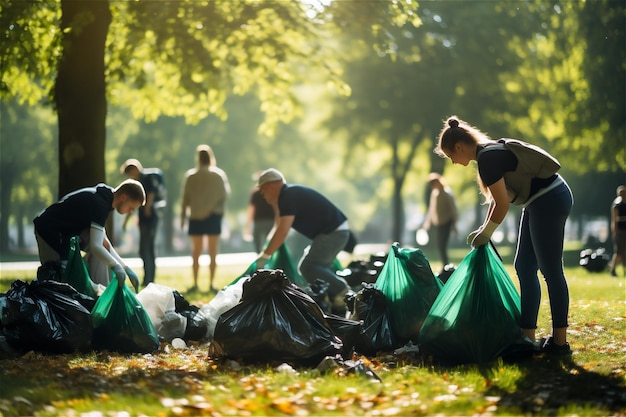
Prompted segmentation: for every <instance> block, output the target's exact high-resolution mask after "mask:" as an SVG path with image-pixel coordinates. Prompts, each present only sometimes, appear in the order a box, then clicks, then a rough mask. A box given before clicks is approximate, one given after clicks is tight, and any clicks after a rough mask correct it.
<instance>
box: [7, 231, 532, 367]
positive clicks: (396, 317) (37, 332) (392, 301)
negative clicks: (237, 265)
mask: <svg viewBox="0 0 626 417" xmlns="http://www.w3.org/2000/svg"><path fill="white" fill-rule="evenodd" d="M268 265H270V268H268V269H263V270H257V269H256V265H255V264H252V265H250V267H249V268H248V269H247V270H246V271H245V272H244V273H243V274H242V275H241V276H239V277H237V278H236V279H235V280H234V281H232V282H231V283H230V284H229V285H227V286H226V287H225V288H223V289H222V290H220V291H218V293H217V294H216V296H215V297H214V298H213V299H212V300H211V301H210V302H208V303H206V304H204V305H202V306H200V307H197V306H194V305H190V304H189V303H188V302H187V301H186V300H185V299H184V297H183V296H182V295H181V294H180V293H179V292H178V291H176V290H175V289H172V288H169V287H166V286H162V285H158V284H155V283H151V284H149V285H148V286H146V287H145V288H144V289H143V290H142V291H141V292H139V293H138V294H134V293H133V291H132V290H131V289H130V288H129V287H127V286H126V285H123V286H119V285H118V283H117V280H116V279H113V280H111V282H110V283H109V284H108V285H107V286H106V287H104V286H102V285H101V284H94V283H93V282H92V281H91V280H90V279H89V275H88V273H87V269H86V268H85V267H84V260H83V259H82V258H81V257H80V251H79V250H78V248H76V251H75V252H74V253H73V257H72V259H70V262H69V265H68V267H67V268H66V269H65V270H64V271H61V270H60V269H59V268H57V267H55V266H54V265H43V266H42V267H41V268H40V270H39V271H38V278H37V279H35V280H33V281H32V282H31V283H25V282H22V281H19V280H18V281H15V282H13V283H12V285H11V288H10V289H9V291H8V292H7V293H6V294H0V311H1V312H2V316H1V320H0V341H4V342H6V344H7V345H8V346H9V347H11V348H12V349H13V350H14V351H15V352H16V353H25V352H27V351H29V350H39V351H45V352H53V353H69V352H74V351H89V350H92V349H96V350H112V351H119V352H125V353H148V352H153V351H156V350H158V349H160V343H161V342H164V341H165V342H173V341H174V340H175V339H182V340H183V341H189V340H197V341H204V342H207V343H208V349H209V354H210V355H211V356H212V357H215V358H231V359H235V360H243V361H248V362H267V361H272V362H275V361H281V362H291V363H297V364H300V365H311V364H317V363H320V362H321V361H324V360H325V358H326V359H328V358H333V361H334V363H347V362H346V361H350V360H351V359H352V358H353V357H354V355H355V354H360V355H367V356H372V355H377V354H378V353H380V352H392V351H411V352H415V351H419V354H421V355H423V356H424V357H430V358H432V359H433V360H434V361H440V362H445V363H455V364H459V363H482V362H488V361H492V360H494V359H496V358H498V357H501V356H507V355H515V354H519V353H520V352H527V351H529V350H531V349H532V343H531V342H530V341H529V340H528V339H527V338H524V336H523V334H522V333H521V330H520V329H519V325H518V322H519V316H520V297H519V294H518V293H517V290H516V288H515V286H514V285H513V283H512V282H511V279H510V277H509V276H508V274H507V272H506V270H505V268H504V266H503V265H502V261H501V260H500V258H499V256H498V255H497V253H496V252H495V251H494V249H493V248H491V247H490V246H483V247H479V248H475V249H472V250H471V251H470V253H469V254H468V255H467V256H466V257H465V258H464V259H463V261H462V262H461V264H460V265H459V266H458V267H456V268H452V269H451V270H450V271H448V274H447V276H446V282H445V283H444V282H442V280H441V279H439V277H437V276H436V275H435V274H433V271H432V269H431V267H430V264H429V262H428V259H427V258H426V257H425V255H424V253H423V252H422V251H421V250H420V249H418V248H402V247H400V245H399V244H398V243H394V244H393V245H391V247H390V250H389V252H388V253H386V254H377V255H372V257H371V258H370V260H369V261H354V262H352V263H351V264H350V266H349V267H348V268H345V269H344V268H341V265H339V263H338V262H335V263H334V264H333V266H332V268H334V269H335V270H336V271H337V272H336V273H337V275H338V276H343V277H344V278H350V280H349V282H350V287H351V288H352V291H350V292H348V294H347V295H346V297H345V299H344V301H345V314H335V313H334V312H333V310H331V308H330V303H329V302H328V295H327V290H328V285H327V284H326V283H325V282H323V281H319V280H318V281H316V282H314V283H309V282H307V281H306V280H305V279H304V278H303V277H302V276H300V275H299V274H298V273H297V268H296V266H295V264H294V262H293V259H292V258H291V255H290V254H289V252H288V251H287V249H286V247H285V246H283V247H282V248H281V249H280V250H279V251H277V252H276V253H275V254H274V256H273V257H272V258H271V259H270V261H269V262H268ZM46 277H48V278H49V279H45V278H46ZM356 277H358V278H356ZM347 281H348V280H347ZM358 281H360V282H358ZM352 365H354V364H352Z"/></svg>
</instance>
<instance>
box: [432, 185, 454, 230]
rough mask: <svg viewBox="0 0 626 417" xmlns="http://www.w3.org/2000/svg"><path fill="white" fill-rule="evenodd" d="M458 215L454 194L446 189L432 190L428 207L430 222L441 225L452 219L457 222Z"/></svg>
mask: <svg viewBox="0 0 626 417" xmlns="http://www.w3.org/2000/svg"><path fill="white" fill-rule="evenodd" d="M456 217H457V212H456V205H455V204H454V197H453V196H452V194H451V193H449V192H448V191H445V190H439V189H434V190H432V192H431V193H430V203H429V207H428V220H429V222H430V223H431V224H433V225H435V226H439V225H442V224H446V223H448V222H450V221H453V222H456Z"/></svg>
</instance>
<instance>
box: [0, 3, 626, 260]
mask: <svg viewBox="0 0 626 417" xmlns="http://www.w3.org/2000/svg"><path fill="white" fill-rule="evenodd" d="M1 11H2V13H0V14H1V17H0V21H1V22H2V28H3V31H4V36H3V37H2V38H1V39H0V44H1V47H2V57H1V58H0V59H1V60H2V62H1V63H2V65H1V71H2V84H1V94H2V96H1V101H0V106H1V108H0V111H1V113H0V116H1V119H0V160H1V168H0V258H1V260H2V261H7V260H20V259H36V243H35V240H34V235H33V228H32V219H33V218H34V217H35V216H36V215H37V214H38V213H39V212H40V211H41V210H42V209H43V208H45V207H46V206H48V205H49V204H51V203H53V202H54V201H56V200H57V199H58V198H59V197H60V196H62V195H65V194H66V193H67V192H69V191H72V190H74V189H77V188H80V187H84V186H91V185H94V184H96V183H98V182H106V183H108V184H109V185H112V186H116V185H117V184H118V183H119V182H120V181H122V180H123V179H125V177H123V176H122V175H121V174H120V172H119V167H120V165H121V163H122V162H123V161H124V160H126V159H127V158H137V159H139V160H140V161H141V162H142V164H143V165H144V167H156V168H160V169H162V170H163V172H164V175H165V184H166V187H167V193H168V205H167V207H166V208H165V213H164V221H162V222H161V226H160V230H159V235H158V246H159V255H160V256H165V255H175V254H188V253H189V240H188V238H187V235H186V232H185V231H182V230H180V228H179V220H178V219H179V215H180V197H181V191H182V190H181V187H182V183H183V179H184V175H185V172H186V171H187V170H188V169H190V168H193V167H194V163H195V161H194V157H195V148H196V146H197V145H199V144H208V145H210V146H211V147H212V148H213V150H214V152H215V156H216V159H217V165H218V167H220V168H222V169H223V170H224V171H225V172H226V174H227V175H228V178H229V181H230V185H231V188H232V195H231V196H230V198H229V200H228V203H227V208H226V213H225V219H224V224H223V227H224V233H223V235H222V246H221V252H250V251H253V250H254V249H253V245H252V243H251V242H248V241H244V240H243V238H242V231H243V227H244V224H245V216H246V214H245V213H246V210H247V205H248V200H249V196H250V192H251V190H252V187H253V185H254V179H253V175H254V174H255V173H256V172H258V171H259V170H262V169H265V168H268V167H275V168H277V169H279V170H281V171H282V172H283V173H284V174H285V176H286V178H287V181H288V182H289V183H300V184H303V185H307V186H310V187H312V188H314V189H317V190H318V191H320V192H321V193H322V194H324V195H326V196H327V197H328V198H329V199H330V200H332V201H333V202H335V203H336V204H337V205H338V206H339V207H340V208H341V209H342V210H343V211H344V212H345V213H346V214H347V216H348V218H349V220H350V224H351V226H352V227H353V229H354V231H355V232H356V235H357V238H358V240H359V243H391V242H394V241H399V242H400V243H401V244H402V245H405V246H418V243H417V242H416V238H415V236H416V231H417V230H418V229H419V228H420V226H421V224H422V222H423V220H424V215H425V213H426V211H427V204H428V192H429V189H428V182H427V176H428V174H429V172H431V171H435V172H439V173H442V174H443V176H444V177H445V179H446V181H447V183H448V185H449V186H450V188H451V189H452V191H453V193H454V195H455V197H456V203H457V207H458V210H459V215H460V219H459V223H458V225H457V228H458V234H457V235H455V236H453V238H452V242H451V246H452V247H453V248H454V247H466V245H465V237H466V235H467V233H469V232H470V231H471V230H473V229H474V228H475V227H476V226H477V225H478V224H480V223H481V222H482V220H483V218H484V210H485V208H486V207H485V206H484V205H482V204H481V203H482V200H481V198H480V196H479V192H478V187H477V185H476V181H475V175H476V172H475V168H473V167H472V168H464V167H457V166H452V164H451V163H450V162H449V161H445V160H443V159H441V158H439V157H438V156H436V155H435V154H434V153H433V148H434V146H435V145H436V139H437V135H438V133H439V131H440V129H441V128H442V126H443V120H445V119H446V118H447V117H448V116H450V115H457V116H458V117H460V118H461V119H463V120H465V121H467V122H469V123H470V124H473V125H475V126H477V127H478V128H480V129H481V130H483V131H484V132H486V133H488V134H489V135H490V136H491V137H492V138H494V139H498V138H500V137H511V138H518V139H522V140H525V141H528V142H531V143H533V144H536V145H538V146H541V147H543V148H544V149H546V150H547V151H549V152H550V153H552V154H553V155H554V156H555V157H556V158H557V159H559V161H560V162H561V165H562V169H561V173H562V175H564V177H565V178H566V179H567V181H568V182H569V184H570V186H571V188H572V190H573V192H574V199H575V205H574V208H573V212H572V214H571V217H570V219H569V221H568V225H567V234H566V241H567V242H569V244H570V245H571V247H574V248H576V250H578V249H579V248H580V249H582V248H585V247H600V246H604V247H607V248H612V244H611V236H610V232H609V215H610V211H609V208H610V205H611V202H612V201H613V199H614V198H615V189H616V187H617V186H618V185H620V184H624V183H626V171H625V169H626V129H625V124H626V58H625V55H626V48H624V40H625V39H626V30H625V22H626V3H624V2H623V1H610V0H598V1H586V2H572V1H550V2H547V1H530V0H529V1H510V0H507V1H492V0H489V1H480V0H477V1H471V2H464V1H428V2H412V1H400V0H398V1H387V0H379V1H376V0H372V1H331V0H326V1H322V0H320V1H315V0H306V1H305V0H301V1H298V0H292V1H246V0H235V1H233V0H223V1H221V0H214V1H205V2H198V1H191V0H189V1H186V0H180V1H159V2H154V1H144V0H139V1H135V2H109V1H99V0H96V1H90V2H72V1H65V0H62V1H57V0H43V1H39V2H22V1H11V0H10V1H8V2H5V3H3V5H2V8H1ZM518 220H519V209H514V210H513V211H512V213H511V214H510V215H509V216H508V217H507V220H506V223H505V224H504V225H503V227H501V228H499V230H498V233H497V234H496V235H494V240H495V241H496V243H498V244H499V245H502V246H505V245H512V244H513V242H515V240H516V233H517V222H518ZM121 224H122V219H121V218H120V216H119V215H117V214H116V215H114V216H113V218H112V220H111V223H110V226H109V234H110V235H111V236H112V238H113V240H114V243H115V244H116V245H117V246H118V248H119V250H120V252H121V254H122V255H123V256H133V255H134V256H136V253H137V250H138V228H137V226H136V217H135V222H131V225H130V226H129V228H128V229H127V231H126V232H125V233H122V231H121ZM290 245H291V246H292V249H293V250H297V249H298V248H300V247H304V246H305V245H306V241H305V239H304V238H302V237H300V236H298V235H296V234H294V235H293V236H291V238H290ZM419 246H424V247H428V243H424V242H422V243H421V244H420V245H419ZM459 260H460V259H454V261H455V262H458V261H459Z"/></svg>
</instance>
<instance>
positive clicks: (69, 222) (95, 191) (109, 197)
mask: <svg viewBox="0 0 626 417" xmlns="http://www.w3.org/2000/svg"><path fill="white" fill-rule="evenodd" d="M112 210H113V188H111V187H109V186H108V185H106V184H98V185H96V186H95V187H88V188H81V189H80V190H77V191H74V192H72V193H69V194H67V195H66V196H65V197H63V198H62V199H61V200H59V201H58V202H56V203H54V204H52V205H51V206H49V207H48V208H46V209H45V210H44V211H42V212H41V213H40V214H39V215H38V216H37V217H35V219H34V220H33V223H34V225H35V231H36V232H37V233H38V234H39V235H40V236H41V237H42V238H43V239H44V240H45V241H46V242H47V243H48V244H49V245H50V246H51V247H52V248H53V249H54V250H56V251H57V252H58V253H59V255H61V259H67V256H68V253H69V240H70V238H71V237H72V236H76V235H78V234H80V232H81V231H83V230H85V229H88V228H89V227H90V226H91V223H96V224H98V225H100V226H102V227H104V225H105V223H106V221H107V218H108V217H109V214H110V213H111V211H112Z"/></svg>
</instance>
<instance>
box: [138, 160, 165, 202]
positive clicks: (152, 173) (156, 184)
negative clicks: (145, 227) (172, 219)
mask: <svg viewBox="0 0 626 417" xmlns="http://www.w3.org/2000/svg"><path fill="white" fill-rule="evenodd" d="M143 175H144V178H145V181H146V182H150V183H151V184H152V187H153V188H154V190H155V191H154V206H155V207H165V206H166V205H167V189H166V188H165V180H164V178H163V171H161V170H160V169H158V168H146V169H144V170H143Z"/></svg>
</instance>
